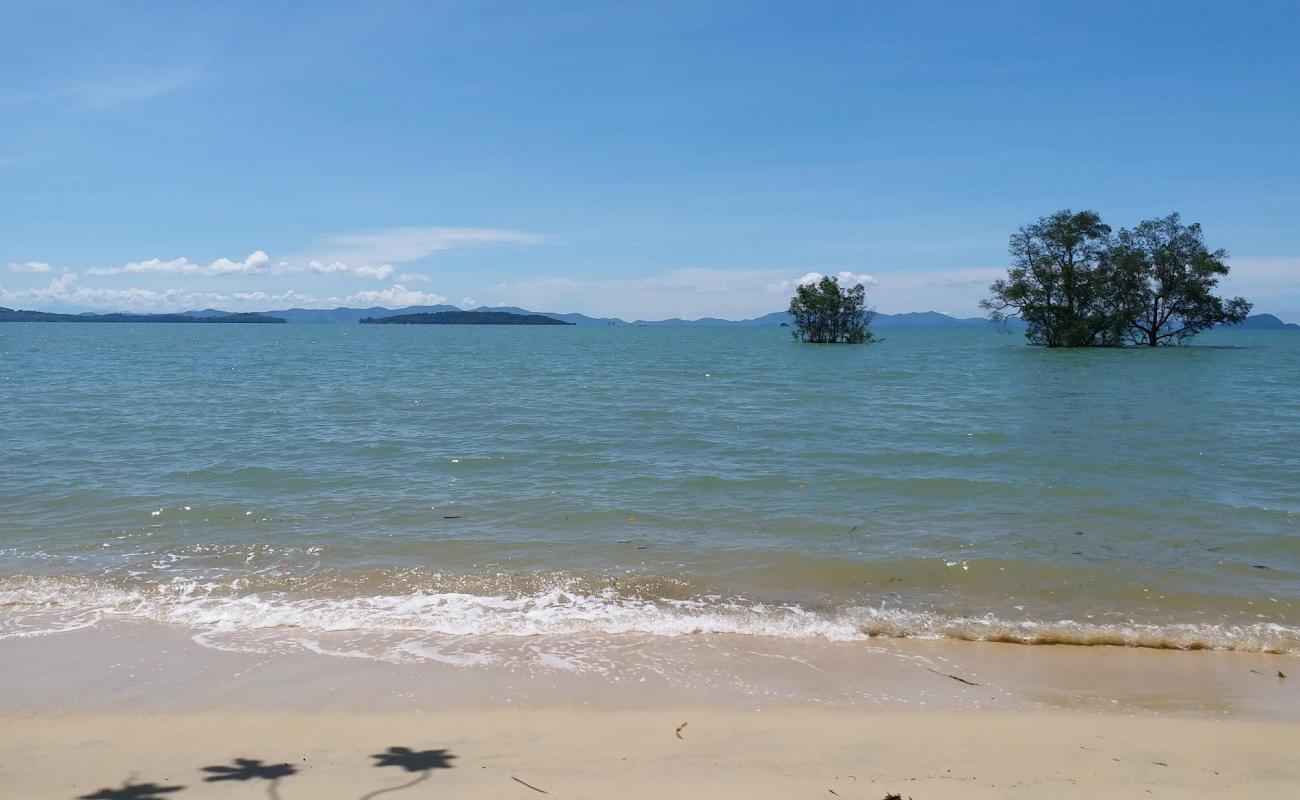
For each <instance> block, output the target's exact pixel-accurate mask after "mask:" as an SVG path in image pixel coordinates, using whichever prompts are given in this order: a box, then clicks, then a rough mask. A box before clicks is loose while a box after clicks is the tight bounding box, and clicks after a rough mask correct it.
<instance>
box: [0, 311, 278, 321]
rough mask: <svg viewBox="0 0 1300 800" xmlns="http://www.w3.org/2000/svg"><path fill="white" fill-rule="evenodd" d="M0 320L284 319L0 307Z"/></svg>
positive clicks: (248, 314) (261, 316)
mask: <svg viewBox="0 0 1300 800" xmlns="http://www.w3.org/2000/svg"><path fill="white" fill-rule="evenodd" d="M0 322H185V323H190V322H232V323H241V322H243V323H248V322H251V323H266V322H270V323H281V324H283V323H284V320H283V319H280V318H279V317H268V316H267V315H265V314H256V313H247V314H226V315H224V316H220V317H194V316H190V315H188V314H51V313H48V312H45V311H15V310H14V309H12V308H0Z"/></svg>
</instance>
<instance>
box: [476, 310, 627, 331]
mask: <svg viewBox="0 0 1300 800" xmlns="http://www.w3.org/2000/svg"><path fill="white" fill-rule="evenodd" d="M472 311H473V312H474V313H476V314H482V313H484V312H487V311H503V312H505V313H507V314H538V315H540V316H543V317H550V318H551V319H558V320H560V321H562V322H568V323H570V324H572V325H604V326H606V327H612V326H615V325H626V324H627V323H626V322H624V321H623V320H621V319H615V318H613V317H589V316H587V315H586V314H556V313H555V312H552V311H529V310H527V309H524V308H519V307H518V306H493V307H488V306H480V307H479V308H475V309H472Z"/></svg>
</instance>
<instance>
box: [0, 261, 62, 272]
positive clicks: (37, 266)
mask: <svg viewBox="0 0 1300 800" xmlns="http://www.w3.org/2000/svg"><path fill="white" fill-rule="evenodd" d="M53 269H54V268H53V267H51V266H50V265H49V264H47V263H45V262H44V261H24V262H22V263H21V264H20V263H18V262H17V261H10V262H9V271H10V272H50V271H51V270H53Z"/></svg>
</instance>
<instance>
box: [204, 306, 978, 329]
mask: <svg viewBox="0 0 1300 800" xmlns="http://www.w3.org/2000/svg"><path fill="white" fill-rule="evenodd" d="M462 310H463V309H460V308H458V307H456V306H451V305H437V306H409V307H407V308H379V307H377V306H376V307H372V308H332V309H324V308H288V309H285V310H283V311H266V312H264V313H265V315H266V316H268V317H276V318H278V319H283V320H285V321H286V322H290V323H299V324H301V323H316V324H334V325H355V324H357V323H358V322H360V321H361V320H362V319H366V318H369V319H381V318H383V317H393V316H398V315H409V314H438V313H442V312H447V311H462ZM471 311H473V312H478V313H482V312H503V313H506V314H523V315H539V316H543V317H550V318H551V319H556V320H560V321H561V322H568V323H570V324H572V325H587V326H590V325H600V326H603V327H617V326H624V325H640V326H655V327H697V328H702V327H732V328H735V327H742V328H758V327H776V326H779V325H781V324H782V323H784V324H787V325H788V324H790V323H791V322H793V320H792V318H791V317H790V315H789V314H787V313H786V312H784V311H776V312H773V313H771V314H765V315H763V316H761V317H755V318H754V319H740V320H731V319H719V318H717V317H705V318H703V319H678V318H673V319H660V320H635V321H633V322H628V321H627V320H622V319H617V318H615V317H589V316H587V315H586V314H557V313H555V312H553V311H530V310H528V309H524V308H519V307H518V306H495V307H486V306H485V307H481V308H475V309H471ZM230 313H231V312H229V311H220V310H218V309H215V308H205V309H203V310H202V311H186V312H185V314H186V315H187V316H191V317H221V316H226V315H229V314H230ZM990 324H991V323H990V322H989V321H988V320H987V319H985V318H983V317H966V318H964V319H963V318H957V317H950V316H948V315H947V314H940V313H939V312H937V311H913V312H909V313H906V314H877V315H876V316H875V318H874V319H873V320H872V321H871V325H872V327H873V328H986V327H988V326H989V325H990Z"/></svg>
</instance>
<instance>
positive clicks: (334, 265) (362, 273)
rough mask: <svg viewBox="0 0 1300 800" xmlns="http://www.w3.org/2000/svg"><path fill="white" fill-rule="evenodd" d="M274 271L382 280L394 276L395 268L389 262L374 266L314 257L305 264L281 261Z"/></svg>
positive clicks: (275, 272) (284, 273) (279, 273)
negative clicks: (355, 264)
mask: <svg viewBox="0 0 1300 800" xmlns="http://www.w3.org/2000/svg"><path fill="white" fill-rule="evenodd" d="M272 272H273V273H274V274H276V275H287V274H291V273H295V272H314V273H316V274H317V275H355V276H357V277H358V278H375V279H377V280H381V281H382V280H387V279H388V278H389V277H390V276H392V274H393V272H394V270H393V268H392V267H391V266H389V265H388V264H381V265H379V266H377V267H372V266H370V265H369V264H362V265H360V266H354V265H352V264H345V263H343V262H342V261H317V260H315V259H312V260H311V261H308V262H307V263H305V264H303V263H300V262H298V263H296V262H292V261H279V262H277V263H276V265H275V267H274V268H273V269H272Z"/></svg>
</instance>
